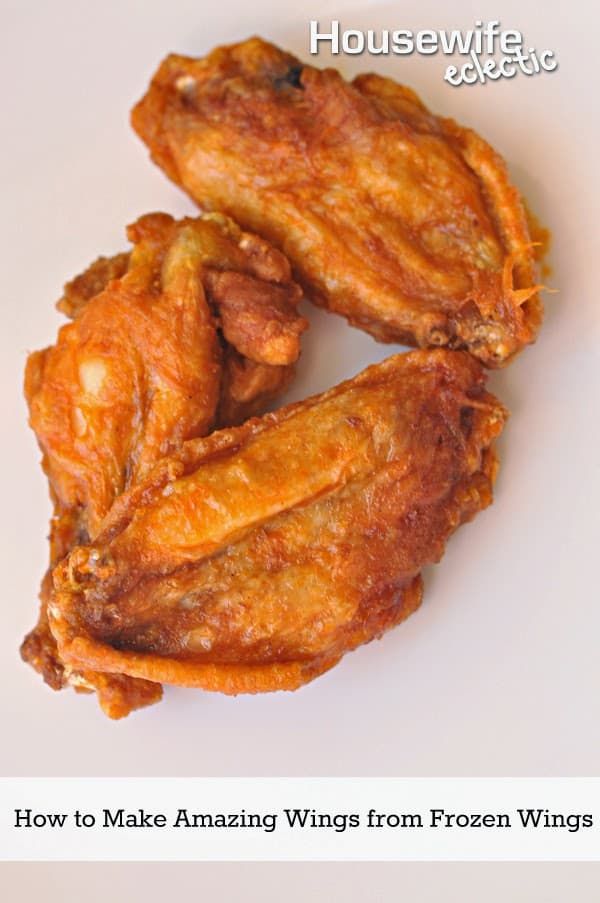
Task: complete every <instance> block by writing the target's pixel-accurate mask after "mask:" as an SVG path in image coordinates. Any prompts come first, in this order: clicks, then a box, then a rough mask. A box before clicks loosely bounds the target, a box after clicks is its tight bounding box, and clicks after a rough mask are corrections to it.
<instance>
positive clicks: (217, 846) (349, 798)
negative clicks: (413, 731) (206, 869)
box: [0, 778, 600, 861]
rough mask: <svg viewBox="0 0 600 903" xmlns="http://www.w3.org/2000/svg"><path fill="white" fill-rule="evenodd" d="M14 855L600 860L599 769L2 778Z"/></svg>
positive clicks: (0, 828) (1, 824)
mask: <svg viewBox="0 0 600 903" xmlns="http://www.w3.org/2000/svg"><path fill="white" fill-rule="evenodd" d="M0 803H1V809H0V820H1V821H0V858H1V859H2V860H4V861H34V860H38V861H40V860H42V861H92V860H96V861H127V860H151V861H157V860H159V861H243V860H245V861H294V860H295V861H317V860H325V861H327V860H329V861H340V860H362V861H453V860H454V861H457V860H460V861H544V860H562V861H598V860H600V778H117V779H113V778H54V779H52V778H1V779H0Z"/></svg>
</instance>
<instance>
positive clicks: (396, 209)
mask: <svg viewBox="0 0 600 903" xmlns="http://www.w3.org/2000/svg"><path fill="white" fill-rule="evenodd" d="M132 123H133V126H134V128H135V130H136V131H137V132H138V134H139V135H140V136H141V137H142V139H143V140H144V141H145V142H146V144H147V145H148V147H149V149H150V152H151V155H152V158H153V159H154V161H155V162H156V163H157V164H158V165H159V166H161V167H162V168H163V169H164V170H165V172H166V173H167V175H168V176H169V177H170V178H171V179H173V180H174V181H175V182H176V183H177V184H179V185H181V186H182V187H183V188H184V189H185V190H186V191H187V192H188V194H190V195H191V196H192V197H193V198H194V199H195V200H196V201H198V203H199V204H200V205H201V206H202V207H204V208H206V209H213V208H216V209H220V210H223V211H225V212H226V213H229V214H230V215H231V216H234V217H235V218H236V219H237V220H238V222H240V223H241V224H242V225H243V226H244V227H245V228H248V229H252V230H253V231H256V232H259V233H260V234H262V235H264V236H265V237H266V238H268V239H269V240H270V241H272V242H273V243H274V244H276V245H277V246H278V247H280V248H281V249H282V250H283V251H285V253H286V254H287V256H288V257H289V258H290V260H291V261H292V264H293V266H294V268H295V273H296V275H297V278H298V279H299V281H300V282H301V283H302V285H303V286H304V288H305V289H306V291H307V293H308V294H309V297H311V298H312V300H313V301H315V302H316V303H318V304H320V305H322V306H324V307H326V308H328V309H329V310H332V311H336V312H337V313H340V314H343V315H344V316H345V317H347V318H348V320H349V321H350V322H351V323H352V324H353V325H355V326H359V327H361V328H362V329H365V330H367V331H368V332H370V333H372V334H373V335H374V336H375V337H376V338H377V339H379V340H381V341H397V342H405V343H408V344H415V345H419V346H432V345H433V346H435V345H446V346H448V347H452V348H466V349H468V350H469V351H470V352H471V353H472V354H474V355H476V356H477V357H478V358H479V359H480V360H481V361H483V363H485V364H486V365H488V366H499V365H501V364H503V363H505V362H506V361H507V360H508V359H509V358H510V357H511V356H512V355H513V354H514V353H516V352H517V351H519V350H520V349H521V348H522V347H523V346H524V345H526V344H528V343H530V342H532V341H533V340H534V339H535V337H536V333H537V331H538V328H539V326H540V322H541V317H542V307H541V302H540V299H539V295H538V289H539V288H540V287H539V286H538V285H536V281H537V274H536V266H535V259H534V253H533V248H532V243H531V239H530V236H529V232H528V227H527V221H526V218H525V214H524V211H523V206H522V203H521V199H520V197H519V194H518V192H517V191H516V189H515V188H514V187H513V186H512V185H511V183H510V181H509V178H508V174H507V170H506V166H505V164H504V162H503V160H502V159H501V157H500V156H499V155H498V154H497V153H496V152H495V151H494V150H493V149H492V148H491V147H490V146H489V145H488V144H487V143H486V142H485V141H483V139H481V138H480V137H479V136H478V135H477V134H476V133H475V132H473V131H471V130H470V129H465V128H462V127H461V126H459V125H457V124H456V123H455V122H453V121H452V120H449V119H441V118H439V117H437V116H434V115H432V114H431V113H430V112H429V111H428V110H427V109H426V107H424V106H423V104H422V103H421V102H420V100H419V99H418V97H417V96H416V95H415V94H414V92H412V91H411V90H410V89H408V88H405V87H403V86H401V85H398V84H396V83H395V82H393V81H391V80H389V79H385V78H381V77H379V76H376V75H363V76H359V77H358V78H356V79H354V81H353V82H352V83H348V82H346V81H344V79H343V78H342V77H341V75H340V74H339V73H338V72H336V71H335V70H332V69H327V70H319V69H315V68H313V67H311V66H305V65H302V63H300V61H299V60H298V59H296V58H295V57H293V56H291V55H290V54H288V53H284V52H283V51H281V50H279V49H278V48H277V47H275V46H273V45H272V44H268V43H266V42H265V41H262V40H260V39H258V38H253V39H251V40H248V41H245V42H243V43H241V44H235V45H232V46H228V47H221V48H218V49H216V50H214V51H213V52H212V53H210V54H209V55H208V56H207V57H206V58H205V59H200V60H194V59H190V58H188V57H183V56H169V57H167V58H166V59H165V61H164V62H163V63H162V65H161V66H160V68H159V69H158V71H157V73H156V75H155V76H154V79H153V81H152V84H151V86H150V88H149V90H148V92H147V94H146V95H145V97H144V98H143V99H142V100H141V101H140V102H139V103H138V104H137V106H136V107H135V108H134V110H133V113H132Z"/></svg>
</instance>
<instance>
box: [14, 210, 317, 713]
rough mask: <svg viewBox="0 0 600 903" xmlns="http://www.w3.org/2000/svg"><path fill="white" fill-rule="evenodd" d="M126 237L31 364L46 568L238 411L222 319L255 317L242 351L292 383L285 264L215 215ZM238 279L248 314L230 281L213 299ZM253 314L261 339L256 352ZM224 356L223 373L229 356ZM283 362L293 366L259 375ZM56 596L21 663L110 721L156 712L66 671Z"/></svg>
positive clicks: (152, 692) (290, 288)
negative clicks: (223, 314) (155, 468)
mask: <svg viewBox="0 0 600 903" xmlns="http://www.w3.org/2000/svg"><path fill="white" fill-rule="evenodd" d="M128 235H129V238H130V239H131V241H132V242H133V244H134V249H133V251H132V252H131V254H129V255H127V254H122V255H118V256H117V257H115V258H110V259H106V258H101V259H100V260H99V261H97V262H96V263H95V264H93V265H92V266H91V267H90V268H89V269H88V270H87V271H86V272H85V273H84V274H82V276H80V277H78V278H77V279H76V280H74V281H73V282H71V283H69V284H68V285H67V286H66V290H65V295H64V297H63V299H62V300H61V302H60V304H59V306H60V308H61V309H63V310H64V311H65V312H67V313H68V314H69V315H70V316H73V317H75V320H74V322H73V323H71V324H69V325H67V326H64V327H63V328H62V329H61V331H60V333H59V337H58V341H57V344H56V345H54V346H53V347H51V348H48V349H45V350H44V351H41V352H36V353H34V354H32V355H31V356H30V358H29V360H28V364H27V372H26V381H25V392H26V396H27V400H28V403H29V408H30V422H31V426H32V428H33V429H34V431H35V433H36V435H37V437H38V441H39V443H40V446H41V448H42V451H43V453H44V457H43V466H44V469H45V471H46V473H47V474H48V477H49V481H50V487H51V495H52V499H53V502H54V505H55V515H54V517H53V520H52V523H51V555H50V561H51V567H53V566H54V565H55V564H56V563H57V562H58V561H60V560H61V559H62V558H63V557H64V555H66V554H67V552H68V551H69V549H70V548H71V547H72V546H73V545H74V544H75V542H87V541H89V540H90V539H91V538H93V537H94V536H95V535H96V533H97V530H98V527H99V524H100V523H101V521H102V519H103V518H104V516H105V515H106V514H107V512H108V511H109V509H110V507H111V505H112V504H113V502H114V500H115V498H116V497H117V496H118V495H119V494H120V493H121V492H122V491H123V490H125V489H126V488H127V487H129V486H131V485H134V484H135V483H136V482H138V481H139V480H141V479H143V478H144V477H145V475H146V473H147V472H148V469H149V468H150V467H151V466H152V465H153V464H154V463H155V462H156V461H157V460H158V459H159V458H160V457H162V456H163V455H167V454H169V453H170V452H172V451H174V450H175V449H177V448H178V447H179V446H180V445H181V443H182V442H183V441H184V440H185V439H189V438H191V437H194V436H201V435H205V434H206V433H207V432H208V431H209V430H210V429H211V428H212V426H213V425H214V423H215V421H216V418H217V406H219V411H221V409H222V408H223V407H224V406H228V405H229V402H228V400H227V398H225V399H221V398H220V394H221V387H222V385H223V386H224V387H225V391H226V393H228V392H229V382H225V381H224V379H223V372H222V362H221V358H222V351H221V344H222V342H221V341H220V340H219V337H218V335H217V325H218V324H220V322H221V319H220V309H221V306H223V307H227V309H228V316H229V317H230V318H231V317H232V315H231V313H230V311H231V310H232V309H234V308H235V305H236V304H239V305H240V306H241V307H242V309H243V310H244V311H247V310H248V309H250V311H251V313H250V315H249V319H250V321H251V323H250V326H249V327H248V329H247V330H246V334H245V335H244V340H245V341H244V349H245V351H246V352H248V351H249V352H251V353H255V356H256V357H257V359H258V361H259V363H254V366H255V367H256V368H258V369H259V370H260V369H261V368H263V369H265V370H275V371H279V370H284V369H285V370H286V371H287V370H288V369H289V368H290V366H291V362H293V361H295V359H296V358H297V356H298V353H299V335H300V333H301V332H302V330H303V328H304V326H305V321H304V320H302V318H300V317H299V316H298V314H297V313H296V312H295V308H296V305H297V302H298V298H299V295H300V290H299V288H298V287H297V286H296V285H295V284H294V283H292V282H291V280H290V269H289V264H288V262H287V261H286V260H285V258H284V257H283V255H282V254H281V253H280V252H278V251H276V250H275V249H273V248H270V246H269V245H268V244H267V243H266V242H264V241H263V240H262V239H259V238H257V237H255V236H251V235H247V234H245V233H242V232H241V230H240V229H239V228H238V227H237V226H235V224H234V223H232V222H231V221H230V220H228V219H227V218H226V217H223V216H219V215H212V214H209V215H206V216H204V217H199V218H197V219H193V220H192V219H185V220H181V221H179V222H176V221H175V220H173V218H172V217H170V216H167V215H165V214H150V215H148V216H145V217H142V218H141V219H140V220H138V222H137V223H135V224H134V225H133V226H131V227H130V228H129V230H128ZM236 276H239V277H241V278H242V279H244V280H246V281H247V283H245V285H246V284H250V286H251V290H250V292H251V299H250V302H248V301H247V298H246V295H244V290H243V289H240V288H239V286H238V285H237V284H236V283H235V281H232V282H231V283H230V284H231V292H228V291H227V290H226V289H227V286H225V287H223V286H222V285H221V289H220V291H218V292H217V293H216V295H215V297H213V295H212V290H211V288H210V285H212V283H213V281H218V280H219V278H223V279H224V278H226V277H230V279H232V280H233V278H234V277H236ZM254 310H256V311H258V313H257V314H256V315H255V319H256V318H257V317H258V318H259V319H260V323H261V327H263V328H261V331H260V335H258V336H257V339H256V342H255V343H254V345H253V343H252V336H251V328H252V323H253V322H254V321H252V312H253V311H254ZM271 311H272V315H271V314H270V312H271ZM269 326H272V328H271V329H270V330H269V328H268V327H269ZM224 344H225V345H226V350H225V358H226V360H228V359H229V357H230V356H231V353H232V350H233V349H231V348H229V346H227V343H226V342H225V343H224ZM274 357H275V358H278V359H280V360H282V361H283V362H284V366H283V365H282V366H277V367H273V366H272V365H271V364H266V363H261V361H264V360H265V358H266V359H269V360H271V359H273V358H274ZM248 401H249V402H254V401H255V396H252V397H249V398H248V399H246V402H247V403H248ZM236 413H238V414H239V413H240V411H236ZM221 416H222V414H221V413H219V417H221ZM49 588H50V584H49V579H48V578H46V579H45V580H44V582H43V584H42V590H41V603H42V604H41V612H40V619H39V623H38V625H37V627H36V628H35V629H34V630H33V631H32V632H31V633H30V634H29V635H28V637H27V638H26V639H25V641H24V643H23V647H22V654H23V657H24V658H25V659H26V660H27V661H29V662H30V663H31V664H32V665H33V666H34V667H35V668H36V669H37V670H38V671H40V672H41V673H42V674H43V676H44V678H45V680H46V681H47V682H48V683H49V684H50V685H51V686H53V687H54V688H56V689H58V688H60V687H61V686H62V685H64V684H65V683H66V682H69V683H71V684H73V685H74V686H76V687H78V688H80V689H91V688H95V689H97V690H98V693H99V696H100V701H101V704H102V705H103V708H104V709H105V710H107V711H108V712H109V714H111V715H113V716H119V715H121V714H123V713H126V712H127V711H128V710H129V709H130V708H135V707H138V706H139V705H142V704H147V703H149V702H152V701H155V700H156V699H157V698H160V687H158V686H156V685H154V684H150V683H149V682H147V681H133V680H129V681H127V679H125V678H118V679H117V680H115V681H112V682H111V680H110V679H109V677H108V676H106V675H103V676H102V678H98V676H97V675H94V674H92V673H89V672H88V671H86V672H85V673H84V672H80V671H79V672H77V671H74V670H73V669H72V668H70V667H69V666H68V665H67V667H66V668H65V663H64V662H62V661H61V659H60V657H59V656H58V655H57V652H56V646H55V642H54V639H53V637H52V635H51V633H50V630H49V626H48V622H47V612H46V609H47V601H48V592H49Z"/></svg>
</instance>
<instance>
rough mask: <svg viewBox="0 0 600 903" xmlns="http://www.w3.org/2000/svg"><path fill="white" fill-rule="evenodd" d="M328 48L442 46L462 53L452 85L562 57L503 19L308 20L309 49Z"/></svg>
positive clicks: (430, 49)
mask: <svg viewBox="0 0 600 903" xmlns="http://www.w3.org/2000/svg"><path fill="white" fill-rule="evenodd" d="M321 48H323V49H329V51H330V52H331V53H332V54H333V55H337V54H339V53H342V54H352V55H358V54H361V53H365V52H366V53H369V54H373V55H375V56H381V55H383V56H386V55H389V54H396V55H398V56H410V55H411V54H413V53H421V54H424V55H433V54H436V53H438V52H440V51H441V52H442V53H443V54H445V55H446V56H455V55H459V56H460V57H461V58H462V61H461V62H460V63H459V64H458V65H450V66H447V67H446V72H445V74H444V80H445V81H447V82H449V84H451V85H473V84H476V83H480V84H485V82H487V81H488V80H491V81H496V79H498V78H514V76H515V75H517V74H518V73H522V74H523V75H539V73H540V72H553V71H554V70H555V69H556V68H557V67H558V60H557V59H556V57H555V54H554V51H553V50H536V49H535V47H528V46H526V45H525V44H524V39H523V35H522V34H521V32H520V31H516V30H515V29H514V28H507V29H503V28H501V27H500V22H498V21H492V22H485V23H484V22H481V21H479V20H478V21H477V22H475V26H474V27H473V28H470V29H469V30H468V31H459V30H458V29H453V30H452V31H432V30H430V29H425V30H423V31H410V30H409V29H406V28H400V29H397V30H394V31H392V30H388V29H379V30H375V29H369V30H368V31H358V30H357V29H353V28H350V29H345V30H342V28H341V27H340V23H339V21H338V20H337V19H332V20H331V21H330V22H329V23H326V24H324V25H322V24H320V23H319V22H318V21H317V20H316V19H313V20H312V21H311V22H310V52H311V54H318V53H319V50H320V49H321Z"/></svg>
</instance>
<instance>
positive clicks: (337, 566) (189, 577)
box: [49, 350, 506, 694]
mask: <svg viewBox="0 0 600 903" xmlns="http://www.w3.org/2000/svg"><path fill="white" fill-rule="evenodd" d="M505 416H506V412H505V410H504V409H503V407H502V406H501V405H500V404H499V402H498V401H497V400H496V399H495V398H494V397H493V396H491V395H489V394H488V393H487V392H486V391H485V390H484V374H483V371H482V368H481V366H480V365H479V364H478V363H477V362H476V361H475V360H474V359H473V358H472V357H470V356H469V355H467V354H466V353H459V352H450V351H446V350H437V351H417V352H413V353H411V354H407V355H397V356H394V357H391V358H389V359H388V360H386V361H384V362H383V363H381V364H378V365H375V366H372V367H369V368H368V369H367V370H365V371H364V372H362V373H361V374H360V375H358V376H357V377H355V378H354V379H352V380H350V381H348V382H345V383H342V384H341V385H339V386H337V387H335V388H333V389H331V390H330V391H328V392H325V393H324V394H323V395H320V396H315V397H313V398H310V399H308V400H306V401H303V402H300V403H298V404H294V405H290V406H289V407H287V408H282V409H280V410H279V411H276V412H275V413H273V414H267V415H265V416H264V417H263V418H262V419H260V420H252V421H248V422H247V423H246V424H244V425H243V426H241V427H238V428H236V429H231V430H223V431H221V432H216V433H213V434H212V435H211V436H209V437H208V438H206V439H198V440H192V441H190V442H186V443H184V445H183V446H182V447H181V449H180V450H179V451H178V452H177V453H175V454H174V455H172V456H170V457H168V458H166V459H164V460H163V461H161V462H159V463H158V464H157V465H156V467H155V468H154V469H153V470H152V471H151V473H150V474H149V475H148V476H147V478H146V479H145V480H143V481H142V482H141V483H138V484H137V485H136V486H134V487H132V488H131V489H130V490H129V491H128V492H126V493H125V494H124V495H122V496H121V497H120V498H119V499H118V500H117V502H116V503H115V505H114V506H113V508H112V510H111V512H110V513H109V515H108V517H107V518H106V519H105V521H104V524H103V526H102V529H101V532H100V533H99V535H98V536H97V538H96V540H95V541H94V542H93V543H92V544H89V545H80V546H78V547H77V548H75V549H74V550H73V551H72V552H71V554H70V555H69V557H68V558H66V559H65V560H64V561H63V562H62V563H61V564H60V565H59V566H58V567H57V568H56V570H55V572H54V593H53V597H52V600H51V604H50V607H49V611H50V621H51V627H52V631H53V633H54V635H55V637H56V638H57V641H58V646H59V649H60V653H61V656H62V657H63V658H64V660H65V661H67V662H69V663H70V664H71V665H72V666H73V667H77V668H90V669H94V670H100V671H106V670H109V671H115V672H119V673H122V674H127V675H133V676H136V677H139V678H144V679H149V680H151V681H167V682H170V683H175V684H181V685H185V686H193V687H203V688H205V689H209V690H219V691H222V692H224V693H231V694H235V693H243V692H247V693H254V692H259V691H268V690H278V689H294V688H296V687H298V686H300V685H301V684H303V683H305V682H306V681H308V680H311V679H312V678H314V677H316V676H317V675H319V674H321V673H322V672H324V671H326V670H327V669H328V668H331V667H332V666H333V665H334V664H335V663H336V662H337V661H338V660H339V659H340V657H341V656H342V655H343V654H344V653H345V652H347V651H349V650H351V649H353V648H355V647H356V646H357V645H359V644H361V643H365V642H367V641H369V640H371V639H373V638H374V637H377V636H379V635H381V634H382V633H383V631H385V630H387V629H388V628H389V627H391V626H393V625H394V624H397V623H398V622H399V621H401V620H403V619H404V618H405V617H407V616H408V615H409V614H410V613H411V612H412V611H414V610H415V608H416V607H417V606H418V605H419V603H420V600H421V594H422V585H421V578H420V576H419V572H420V571H421V569H422V567H423V566H424V565H425V564H427V563H428V562H432V561H437V560H439V558H440V557H441V555H442V553H443V551H444V545H445V543H446V540H447V539H448V537H449V535H450V534H451V533H452V532H453V530H454V529H456V527H458V526H459V524H461V523H462V522H464V521H466V520H469V519H470V518H471V517H473V516H474V515H475V514H476V513H477V511H479V510H480V509H481V508H484V507H485V506H486V505H488V504H489V503H490V501H491V498H492V483H493V480H494V476H495V470H496V463H495V455H494V452H493V449H492V447H491V446H492V443H493V440H494V439H495V437H496V436H497V435H498V433H499V432H500V430H501V429H502V425H503V422H504V420H505Z"/></svg>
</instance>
